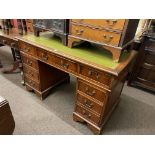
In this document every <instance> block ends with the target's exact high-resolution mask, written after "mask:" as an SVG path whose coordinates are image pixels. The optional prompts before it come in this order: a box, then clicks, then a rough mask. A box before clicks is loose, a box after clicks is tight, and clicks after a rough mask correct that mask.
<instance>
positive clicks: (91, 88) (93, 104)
mask: <svg viewBox="0 0 155 155" xmlns="http://www.w3.org/2000/svg"><path fill="white" fill-rule="evenodd" d="M18 43H19V48H20V52H21V56H22V61H23V69H24V79H25V84H26V88H27V89H28V90H33V91H34V92H35V93H36V94H37V95H39V96H40V97H41V99H44V98H45V97H46V96H47V95H48V94H49V92H50V89H52V88H53V87H54V86H56V85H57V84H60V83H61V82H66V81H67V82H69V74H72V75H74V76H76V77H77V87H76V104H75V110H74V112H73V119H74V120H75V121H80V122H86V123H87V125H88V126H89V127H90V129H91V130H92V131H93V132H94V133H95V134H100V133H101V131H102V129H103V126H104V124H105V122H106V121H107V119H108V117H109V116H110V114H111V113H112V111H113V109H114V108H115V107H116V105H117V104H118V102H119V99H120V94H121V91H122V88H123V85H124V82H125V77H126V75H127V72H128V69H129V67H130V64H131V62H132V60H133V59H134V57H135V55H136V51H131V52H129V53H123V55H122V57H121V61H120V63H116V62H113V61H112V59H111V56H110V55H109V53H106V52H105V53H104V52H100V49H97V48H96V47H93V46H91V47H90V46H87V45H79V47H75V48H73V49H70V48H68V47H66V46H64V45H62V43H61V40H59V38H54V37H53V35H52V34H51V33H43V34H41V35H40V37H36V36H34V35H27V36H24V37H19V38H18ZM102 51H103V50H102Z"/></svg>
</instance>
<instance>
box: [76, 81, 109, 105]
mask: <svg viewBox="0 0 155 155" xmlns="http://www.w3.org/2000/svg"><path fill="white" fill-rule="evenodd" d="M78 90H79V91H81V92H83V93H85V94H86V95H88V96H90V97H92V98H94V99H97V100H98V101H100V102H102V103H105V101H106V98H107V93H106V92H103V91H101V90H99V89H97V88H96V87H94V86H93V85H92V84H88V83H87V84H86V83H85V82H83V81H81V80H78Z"/></svg>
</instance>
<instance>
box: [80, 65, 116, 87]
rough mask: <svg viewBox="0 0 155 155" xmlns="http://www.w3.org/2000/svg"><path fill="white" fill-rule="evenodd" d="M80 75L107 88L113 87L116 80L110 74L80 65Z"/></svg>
mask: <svg viewBox="0 0 155 155" xmlns="http://www.w3.org/2000/svg"><path fill="white" fill-rule="evenodd" d="M80 74H81V75H82V76H85V77H87V78H89V79H91V80H94V81H96V82H99V83H101V84H104V85H106V86H107V87H110V86H111V85H112V81H113V79H114V77H113V76H112V75H110V74H108V73H105V72H102V71H98V70H96V69H92V68H89V67H87V66H83V65H80Z"/></svg>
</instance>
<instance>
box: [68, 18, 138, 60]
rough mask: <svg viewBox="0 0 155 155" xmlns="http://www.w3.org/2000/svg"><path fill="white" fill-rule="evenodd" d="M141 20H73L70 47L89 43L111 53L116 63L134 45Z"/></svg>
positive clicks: (69, 40) (70, 28)
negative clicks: (82, 42)
mask: <svg viewBox="0 0 155 155" xmlns="http://www.w3.org/2000/svg"><path fill="white" fill-rule="evenodd" d="M138 22H139V20H134V19H129V20H127V19H71V20H70V25H69V37H68V46H69V47H72V46H74V45H75V43H78V42H81V41H88V42H91V43H95V44H98V45H101V46H102V47H103V48H105V49H107V50H108V51H110V52H111V53H112V55H113V60H114V61H116V62H117V61H119V58H120V55H121V52H122V51H123V50H124V49H126V48H127V46H128V45H129V44H131V43H132V41H133V38H134V35H135V32H136V29H137V26H138Z"/></svg>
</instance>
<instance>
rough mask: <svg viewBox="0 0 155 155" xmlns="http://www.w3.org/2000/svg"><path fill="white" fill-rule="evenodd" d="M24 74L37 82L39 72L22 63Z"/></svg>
mask: <svg viewBox="0 0 155 155" xmlns="http://www.w3.org/2000/svg"><path fill="white" fill-rule="evenodd" d="M23 71H24V74H25V75H26V76H28V77H30V78H31V79H32V80H34V81H36V82H39V73H38V72H36V71H35V70H34V69H32V68H30V67H28V66H27V65H23Z"/></svg>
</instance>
